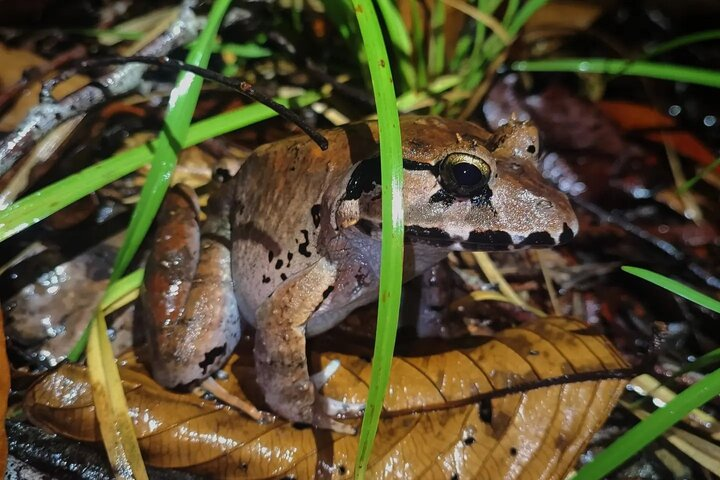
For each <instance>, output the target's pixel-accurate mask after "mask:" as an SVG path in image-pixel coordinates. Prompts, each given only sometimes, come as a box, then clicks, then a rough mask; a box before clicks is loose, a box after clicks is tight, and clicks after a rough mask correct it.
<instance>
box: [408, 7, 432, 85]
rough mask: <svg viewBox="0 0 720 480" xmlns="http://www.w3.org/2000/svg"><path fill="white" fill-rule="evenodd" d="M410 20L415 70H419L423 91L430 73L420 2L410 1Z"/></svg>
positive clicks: (418, 75) (418, 83)
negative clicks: (426, 58)
mask: <svg viewBox="0 0 720 480" xmlns="http://www.w3.org/2000/svg"><path fill="white" fill-rule="evenodd" d="M410 18H411V21H412V41H413V50H414V52H413V53H414V54H415V69H416V70H417V85H416V88H417V89H418V90H422V89H423V88H425V86H427V82H428V72H427V63H426V62H425V30H424V28H423V22H422V17H421V16H420V6H419V5H418V0H410Z"/></svg>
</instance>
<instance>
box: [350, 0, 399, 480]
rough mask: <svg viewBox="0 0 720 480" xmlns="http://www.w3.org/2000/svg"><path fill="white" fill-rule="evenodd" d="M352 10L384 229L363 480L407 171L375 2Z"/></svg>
mask: <svg viewBox="0 0 720 480" xmlns="http://www.w3.org/2000/svg"><path fill="white" fill-rule="evenodd" d="M353 5H354V6H355V14H356V16H357V20H358V24H359V25H360V32H361V34H362V38H363V43H364V45H365V50H366V52H367V58H368V65H369V67H370V76H371V79H372V83H373V92H374V95H375V103H376V105H377V113H378V124H379V130H380V165H381V170H382V173H381V181H382V225H383V229H382V248H381V253H380V292H379V304H378V319H377V331H376V336H375V351H374V353H373V360H372V372H371V376H370V387H369V391H368V401H367V406H366V409H365V416H364V417H363V422H362V429H361V431H360V439H359V445H358V454H357V457H356V459H355V478H359V479H363V478H364V477H365V472H366V471H367V465H368V461H369V459H370V453H371V451H372V446H373V441H374V439H375V434H376V433H377V427H378V423H379V421H380V413H381V411H382V405H383V399H384V397H385V391H386V390H387V385H388V381H389V378H390V365H391V364H392V357H393V350H394V347H395V336H396V335H397V324H398V314H399V312H400V288H401V284H402V263H403V262H402V260H403V240H404V222H403V205H402V198H403V196H402V185H403V167H402V144H401V140H400V119H399V117H398V111H397V106H396V101H397V100H396V98H395V92H394V88H393V80H392V72H391V70H390V64H389V60H388V56H387V52H386V50H385V43H384V42H383V37H382V31H381V30H380V25H379V24H378V20H377V15H376V13H375V9H374V8H373V5H372V1H371V0H353Z"/></svg>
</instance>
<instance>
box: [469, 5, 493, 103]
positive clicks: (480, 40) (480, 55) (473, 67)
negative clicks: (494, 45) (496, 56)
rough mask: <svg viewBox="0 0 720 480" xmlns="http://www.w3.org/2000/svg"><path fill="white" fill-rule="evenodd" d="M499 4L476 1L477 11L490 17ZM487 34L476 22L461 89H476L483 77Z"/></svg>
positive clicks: (482, 25) (481, 25) (482, 26)
mask: <svg viewBox="0 0 720 480" xmlns="http://www.w3.org/2000/svg"><path fill="white" fill-rule="evenodd" d="M499 5H500V2H499V1H497V0H490V1H488V0H478V2H477V8H478V10H480V11H482V12H484V13H487V14H489V15H492V14H493V13H494V12H495V10H496V9H497V7H498V6H499ZM486 33H487V27H486V26H485V25H484V24H482V23H481V22H476V26H475V38H474V39H473V47H472V52H471V53H470V59H469V60H468V64H467V76H466V78H465V80H464V81H463V88H464V89H465V90H470V89H473V88H475V87H477V86H478V85H479V84H480V82H482V79H483V77H484V76H485V71H484V68H483V66H484V65H486V64H487V61H488V59H487V58H486V57H485V55H484V53H485V49H484V48H483V45H484V43H485V35H486Z"/></svg>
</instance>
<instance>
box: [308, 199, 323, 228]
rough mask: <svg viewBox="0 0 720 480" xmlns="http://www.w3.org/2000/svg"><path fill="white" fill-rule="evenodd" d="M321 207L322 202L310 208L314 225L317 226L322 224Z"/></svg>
mask: <svg viewBox="0 0 720 480" xmlns="http://www.w3.org/2000/svg"><path fill="white" fill-rule="evenodd" d="M320 208H321V207H320V204H316V205H313V206H312V208H311V209H310V215H312V219H313V225H315V228H317V227H319V226H320Z"/></svg>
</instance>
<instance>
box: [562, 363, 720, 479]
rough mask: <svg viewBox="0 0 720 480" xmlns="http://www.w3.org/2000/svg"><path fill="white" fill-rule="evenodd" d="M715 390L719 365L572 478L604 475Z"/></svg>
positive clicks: (718, 387)
mask: <svg viewBox="0 0 720 480" xmlns="http://www.w3.org/2000/svg"><path fill="white" fill-rule="evenodd" d="M718 394H720V369H718V370H715V371H714V372H712V373H711V374H709V375H707V376H706V377H705V378H703V379H702V380H700V381H699V382H697V383H695V384H694V385H692V386H690V387H688V388H687V389H686V390H684V391H683V392H681V393H680V394H678V396H677V397H675V398H674V399H673V400H671V401H670V402H668V403H667V404H666V405H665V406H664V407H662V408H659V409H657V410H656V411H654V412H653V413H652V414H651V415H650V416H648V417H647V418H646V419H645V420H643V421H642V422H640V423H638V424H637V425H635V426H634V427H633V428H631V429H630V430H628V431H627V432H625V434H623V435H622V436H621V437H620V438H618V439H617V440H616V441H615V442H613V443H612V444H611V445H610V446H609V447H607V448H606V449H605V450H603V451H602V452H600V453H599V454H598V455H597V457H595V459H594V460H593V461H592V462H590V463H588V464H587V465H585V466H584V467H583V468H581V469H580V470H579V471H578V472H577V474H576V476H575V477H573V478H574V479H575V480H594V479H601V478H605V477H606V476H607V475H608V474H609V473H610V472H612V471H613V470H615V469H616V468H617V467H619V466H620V465H622V464H623V463H624V462H625V461H627V460H628V459H630V458H631V457H632V456H633V455H635V454H636V453H637V452H639V451H640V450H641V449H642V448H644V447H645V446H647V445H648V444H649V443H650V442H652V441H653V440H655V439H656V438H658V437H659V436H661V435H662V434H663V433H665V431H666V430H667V429H669V428H670V427H671V426H673V425H674V424H676V423H677V422H679V421H680V420H682V419H683V418H684V417H685V416H686V415H687V414H688V413H690V412H691V411H692V410H694V409H695V408H698V407H700V406H701V405H703V404H705V403H707V402H709V401H710V400H712V399H713V398H714V397H716V396H717V395H718Z"/></svg>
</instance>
